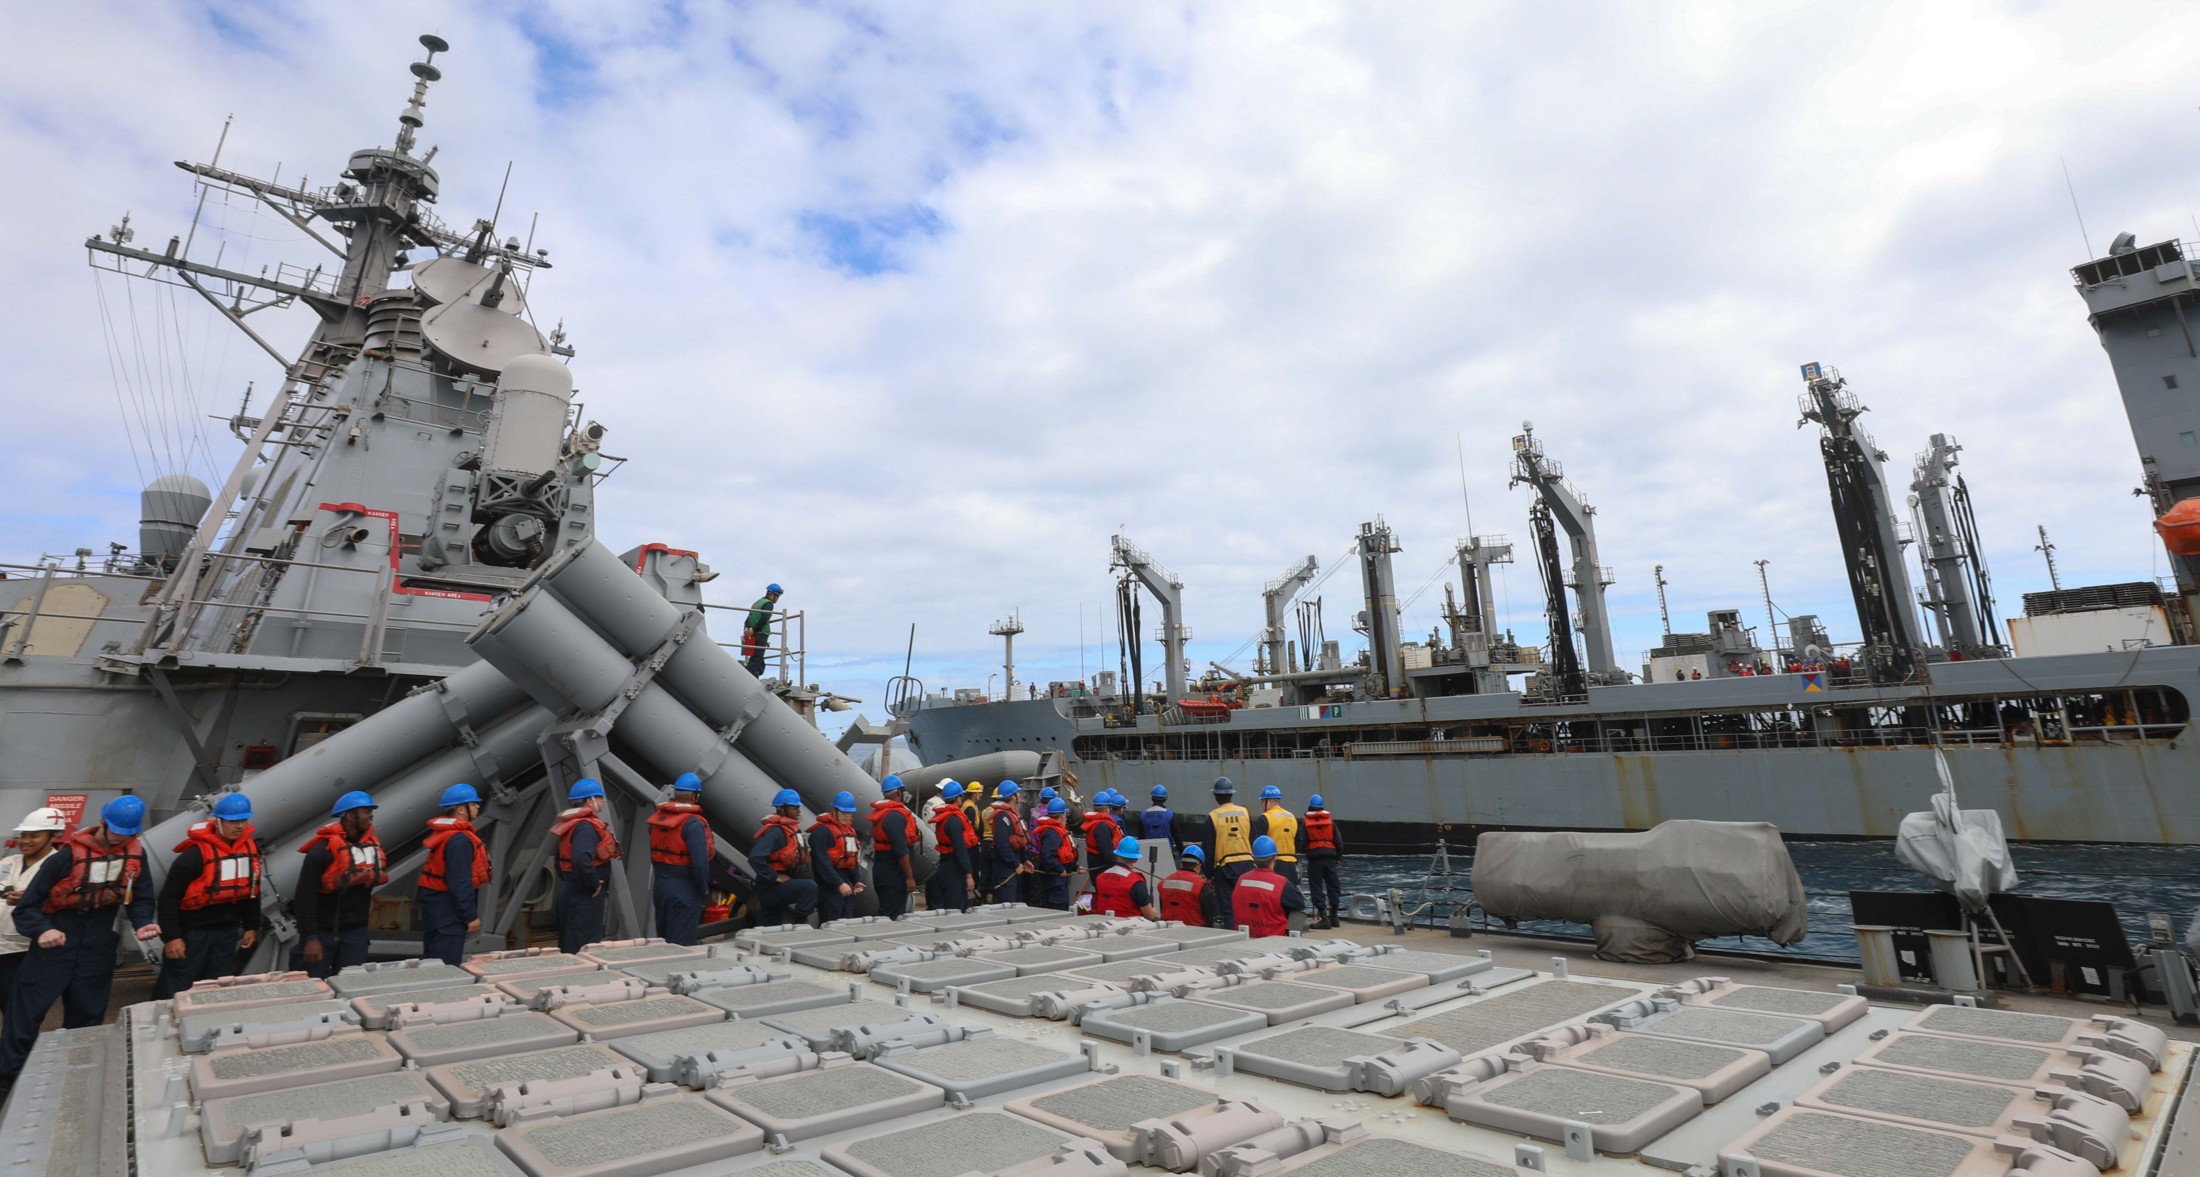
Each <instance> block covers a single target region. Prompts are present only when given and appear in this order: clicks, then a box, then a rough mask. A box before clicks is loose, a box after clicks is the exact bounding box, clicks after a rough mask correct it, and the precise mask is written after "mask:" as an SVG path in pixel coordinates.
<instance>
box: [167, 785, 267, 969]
mask: <svg viewBox="0 0 2200 1177" xmlns="http://www.w3.org/2000/svg"><path fill="white" fill-rule="evenodd" d="M263 873H264V870H263V868H262V867H261V865H260V841H259V838H258V837H257V836H256V835H255V834H254V832H253V829H252V802H251V800H250V799H249V798H247V797H246V796H245V795H244V794H242V793H224V794H222V795H221V797H220V799H218V800H216V801H215V802H214V816H213V818H212V819H211V820H208V821H202V822H198V823H196V824H194V825H193V826H192V827H191V829H190V831H189V832H188V833H186V834H185V835H184V839H183V842H182V843H181V844H179V845H178V846H177V847H176V858H175V861H174V862H172V863H170V864H169V865H168V877H167V878H165V879H162V880H161V885H160V899H159V902H158V910H159V911H160V934H161V939H162V940H163V941H165V943H164V944H163V945H162V946H161V947H162V950H163V951H162V953H161V964H160V977H159V979H158V980H156V981H155V982H154V983H153V1000H155V1001H164V1000H166V999H168V998H170V997H174V996H175V995H176V994H178V993H181V992H183V991H184V990H186V989H189V988H190V987H191V986H192V985H194V984H197V983H198V982H200V981H207V980H212V979H213V978H216V977H226V976H229V975H231V974H232V973H235V972H236V971H237V953H238V952H240V951H242V950H244V949H248V948H251V947H252V945H253V942H254V941H256V940H258V939H259V934H260V880H261V876H262V874H263Z"/></svg>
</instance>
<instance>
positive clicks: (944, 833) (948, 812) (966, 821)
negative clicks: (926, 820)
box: [932, 805, 978, 854]
mask: <svg viewBox="0 0 2200 1177" xmlns="http://www.w3.org/2000/svg"><path fill="white" fill-rule="evenodd" d="M951 821H952V822H957V823H959V826H960V828H961V830H962V833H960V834H957V833H956V832H955V828H954V827H950V826H949V825H948V823H949V822H951ZM958 838H960V839H961V840H962V844H963V846H964V847H965V848H967V849H970V850H976V849H977V848H978V831H977V830H976V829H975V828H973V827H972V826H971V824H970V818H969V815H967V814H965V813H964V812H963V810H962V806H960V805H942V806H940V809H939V812H938V813H935V814H933V815H932V844H933V845H935V846H938V847H939V848H940V852H941V853H943V854H944V853H947V852H948V851H949V850H951V849H952V848H953V847H954V844H955V841H956V839H958Z"/></svg>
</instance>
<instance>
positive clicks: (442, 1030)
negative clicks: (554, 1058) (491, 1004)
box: [390, 1010, 580, 1067]
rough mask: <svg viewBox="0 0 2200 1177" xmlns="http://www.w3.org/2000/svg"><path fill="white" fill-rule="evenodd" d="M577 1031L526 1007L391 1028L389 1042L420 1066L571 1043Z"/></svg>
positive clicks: (577, 1033)
mask: <svg viewBox="0 0 2200 1177" xmlns="http://www.w3.org/2000/svg"><path fill="white" fill-rule="evenodd" d="M578 1041H580V1032H579V1031H577V1030H575V1029H573V1028H572V1027H571V1026H567V1025H565V1024H563V1023H561V1022H559V1021H557V1020H556V1019H554V1018H551V1017H549V1016H547V1015H544V1014H538V1013H532V1012H529V1011H526V1010H506V1011H505V1012H504V1013H503V1014H502V1015H500V1016H498V1017H493V1018H477V1019H475V1020H474V1021H470V1022H453V1023H451V1024H450V1025H447V1026H436V1025H424V1026H413V1027H411V1028H409V1029H404V1030H392V1031H390V1045H391V1046H394V1047H396V1048H397V1050H398V1053H400V1054H403V1055H404V1056H405V1057H406V1058H407V1059H410V1060H411V1061H412V1062H413V1064H414V1065H416V1066H421V1067H435V1066H441V1065H443V1064H444V1063H461V1062H465V1061H466V1060H468V1059H477V1058H487V1057H489V1056H491V1055H499V1054H519V1053H523V1052H528V1051H536V1050H549V1049H552V1048H553V1047H559V1046H571V1045H572V1044H573V1043H575V1042H578Z"/></svg>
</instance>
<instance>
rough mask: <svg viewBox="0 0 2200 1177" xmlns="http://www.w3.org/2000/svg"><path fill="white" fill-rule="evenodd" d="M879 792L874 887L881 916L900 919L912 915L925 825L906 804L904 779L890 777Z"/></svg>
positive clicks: (873, 824) (875, 815)
mask: <svg viewBox="0 0 2200 1177" xmlns="http://www.w3.org/2000/svg"><path fill="white" fill-rule="evenodd" d="M878 791H879V793H880V795H881V796H880V799H879V800H877V801H873V802H871V885H872V886H873V887H875V888H877V889H878V913H879V914H880V915H883V916H885V917H887V918H888V919H898V918H900V917H901V916H903V915H906V914H908V911H909V896H910V894H911V893H913V892H915V891H916V889H917V863H916V853H917V852H916V848H917V846H918V845H920V844H921V842H922V837H921V835H920V834H919V833H918V829H919V826H920V824H921V823H919V822H918V821H917V815H916V814H914V813H911V812H909V806H908V805H906V804H904V803H903V801H902V783H901V777H899V776H897V775H895V774H893V773H888V774H887V776H886V779H885V780H883V781H880V782H879V785H878Z"/></svg>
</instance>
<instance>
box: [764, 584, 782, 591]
mask: <svg viewBox="0 0 2200 1177" xmlns="http://www.w3.org/2000/svg"><path fill="white" fill-rule="evenodd" d="M764 591H765V592H767V593H784V592H786V591H787V590H785V589H783V588H780V587H779V586H778V585H776V584H767V585H765V586H764Z"/></svg>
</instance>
